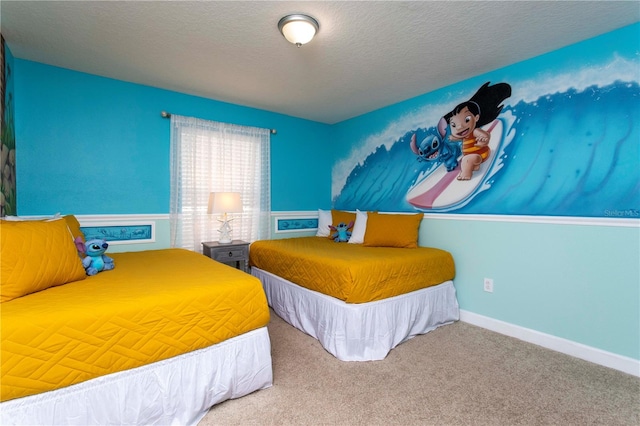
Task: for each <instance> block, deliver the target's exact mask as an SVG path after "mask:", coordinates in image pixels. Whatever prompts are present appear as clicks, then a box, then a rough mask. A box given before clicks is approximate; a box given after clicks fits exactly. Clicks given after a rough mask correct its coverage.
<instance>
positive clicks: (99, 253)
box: [76, 238, 115, 275]
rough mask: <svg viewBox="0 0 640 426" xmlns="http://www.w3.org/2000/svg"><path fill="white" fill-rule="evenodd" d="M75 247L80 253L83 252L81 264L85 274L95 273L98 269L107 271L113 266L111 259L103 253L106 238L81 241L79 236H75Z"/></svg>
mask: <svg viewBox="0 0 640 426" xmlns="http://www.w3.org/2000/svg"><path fill="white" fill-rule="evenodd" d="M76 247H77V248H78V252H80V254H84V255H85V257H84V258H83V259H82V266H84V269H85V271H86V272H87V275H95V274H97V273H98V272H100V271H109V270H111V269H113V268H114V267H115V264H114V262H113V259H112V258H110V257H109V256H107V255H105V254H104V252H105V251H107V248H108V247H109V244H108V243H107V241H106V240H102V239H99V238H94V239H92V240H89V241H87V242H86V243H83V242H82V240H80V238H76Z"/></svg>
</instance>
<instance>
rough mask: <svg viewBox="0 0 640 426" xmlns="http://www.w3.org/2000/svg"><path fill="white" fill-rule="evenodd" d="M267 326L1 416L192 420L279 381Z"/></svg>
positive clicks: (43, 421) (4, 419)
mask: <svg viewBox="0 0 640 426" xmlns="http://www.w3.org/2000/svg"><path fill="white" fill-rule="evenodd" d="M272 381H273V374H272V364H271V343H270V340H269V333H268V331H267V328H266V327H262V328H259V329H257V330H253V331H250V332H248V333H245V334H243V335H240V336H237V337H234V338H232V339H229V340H226V341H224V342H221V343H218V344H216V345H213V346H210V347H208V348H204V349H200V350H197V351H194V352H190V353H187V354H184V355H180V356H177V357H174V358H170V359H167V360H163V361H159V362H156V363H153V364H150V365H145V366H142V367H138V368H135V369H132V370H128V371H122V372H118V373H113V374H109V375H107V376H102V377H98V378H95V379H92V380H88V381H86V382H83V383H79V384H77V385H72V386H68V387H65V388H62V389H58V390H56V391H50V392H45V393H42V394H38V395H32V396H27V397H24V398H18V399H14V400H10V401H6V402H3V403H2V404H0V424H2V425H10V424H20V425H63V424H64V425H67V424H73V425H124V424H127V425H151V424H155V425H170V424H171V425H193V424H197V423H198V422H199V421H200V420H201V419H202V418H203V417H204V416H205V415H206V414H207V412H208V411H209V408H210V407H211V406H212V405H214V404H217V403H219V402H222V401H225V400H227V399H232V398H238V397H241V396H244V395H247V394H249V393H251V392H253V391H256V390H258V389H264V388H268V387H270V386H271V385H272Z"/></svg>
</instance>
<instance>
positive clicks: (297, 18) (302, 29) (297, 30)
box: [278, 15, 319, 47]
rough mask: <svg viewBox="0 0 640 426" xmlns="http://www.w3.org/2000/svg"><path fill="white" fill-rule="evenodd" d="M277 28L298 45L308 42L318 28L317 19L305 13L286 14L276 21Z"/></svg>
mask: <svg viewBox="0 0 640 426" xmlns="http://www.w3.org/2000/svg"><path fill="white" fill-rule="evenodd" d="M278 29H279V30H280V32H281V33H282V35H283V36H284V38H286V39H287V40H288V41H289V42H291V43H293V44H295V45H296V46H298V47H300V46H302V45H303V44H307V43H309V42H310V41H311V40H312V39H313V37H314V36H315V35H316V33H317V32H318V29H319V25H318V21H316V20H315V19H313V18H312V17H311V16H307V15H287V16H285V17H284V18H282V19H280V22H278Z"/></svg>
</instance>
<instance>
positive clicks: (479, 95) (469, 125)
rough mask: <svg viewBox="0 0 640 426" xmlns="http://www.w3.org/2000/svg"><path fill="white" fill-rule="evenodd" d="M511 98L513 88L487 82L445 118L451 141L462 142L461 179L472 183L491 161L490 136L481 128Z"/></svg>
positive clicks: (496, 115) (489, 121)
mask: <svg viewBox="0 0 640 426" xmlns="http://www.w3.org/2000/svg"><path fill="white" fill-rule="evenodd" d="M509 96H511V86H510V85H508V84H507V83H498V84H494V85H493V86H489V82H487V83H485V84H484V85H483V86H482V87H481V88H480V89H478V91H477V92H476V93H475V94H474V95H473V96H472V97H471V99H469V100H468V101H467V102H463V103H461V104H459V105H458V106H456V107H455V108H454V109H453V110H452V111H451V112H449V113H448V114H446V115H445V116H444V119H445V120H446V122H447V123H448V124H449V130H450V133H451V136H449V139H450V140H451V141H461V142H462V155H463V157H462V160H461V165H460V174H458V177H457V179H458V180H469V179H471V176H472V175H473V172H474V171H476V170H479V169H480V165H481V164H482V163H483V162H484V161H486V159H487V158H489V154H490V148H489V140H490V138H491V134H490V133H489V132H486V131H484V130H482V129H481V128H480V127H481V126H484V125H485V124H488V123H491V122H492V121H493V120H495V119H496V118H497V117H498V114H500V111H502V108H503V105H500V104H501V103H502V101H504V100H505V99H506V98H508V97H509Z"/></svg>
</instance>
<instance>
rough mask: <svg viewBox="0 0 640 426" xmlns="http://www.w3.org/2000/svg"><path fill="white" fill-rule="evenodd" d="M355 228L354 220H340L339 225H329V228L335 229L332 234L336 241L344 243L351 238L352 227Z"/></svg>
mask: <svg viewBox="0 0 640 426" xmlns="http://www.w3.org/2000/svg"><path fill="white" fill-rule="evenodd" d="M351 228H353V221H351V222H349V223H348V224H347V223H344V222H340V223H339V224H338V226H333V225H329V229H331V230H332V231H333V233H332V234H331V238H332V239H333V241H335V242H336V243H344V242H347V241H349V238H351V231H350V229H351Z"/></svg>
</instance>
